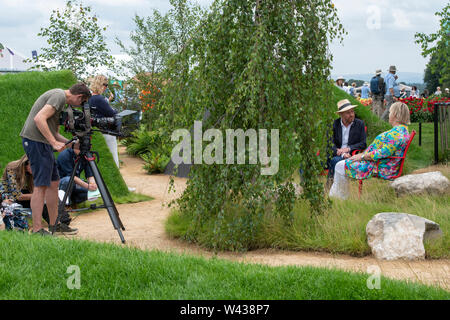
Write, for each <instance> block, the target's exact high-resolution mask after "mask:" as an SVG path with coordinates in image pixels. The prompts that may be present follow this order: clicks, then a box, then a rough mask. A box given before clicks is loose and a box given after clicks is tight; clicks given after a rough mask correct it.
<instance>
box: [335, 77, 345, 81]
mask: <svg viewBox="0 0 450 320" xmlns="http://www.w3.org/2000/svg"><path fill="white" fill-rule="evenodd" d="M338 80H345V78H344V77H343V76H340V77H338V78H337V79H336V81H338Z"/></svg>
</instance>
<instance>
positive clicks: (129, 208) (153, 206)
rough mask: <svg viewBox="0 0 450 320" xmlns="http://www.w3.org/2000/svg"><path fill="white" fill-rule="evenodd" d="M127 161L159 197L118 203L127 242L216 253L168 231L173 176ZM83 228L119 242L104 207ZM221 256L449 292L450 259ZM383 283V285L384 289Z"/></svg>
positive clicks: (130, 176) (138, 180) (79, 221)
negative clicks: (374, 273)
mask: <svg viewBox="0 0 450 320" xmlns="http://www.w3.org/2000/svg"><path fill="white" fill-rule="evenodd" d="M120 158H121V160H122V161H123V162H124V164H123V166H122V168H121V169H120V171H121V173H122V176H123V178H124V179H125V181H126V183H127V184H128V186H130V187H135V188H136V191H137V192H139V193H142V194H146V195H150V196H152V197H153V198H155V199H154V200H152V201H148V202H141V203H135V204H124V205H117V209H118V211H119V214H120V218H121V220H122V222H123V224H124V226H125V228H126V230H125V231H124V237H125V239H126V241H127V245H128V246H133V247H137V248H140V249H144V250H153V249H157V250H161V251H170V252H176V253H188V254H191V255H197V256H203V257H206V258H208V257H212V256H213V255H214V254H213V253H212V252H210V251H207V250H205V249H202V248H200V247H198V246H196V245H193V244H188V243H184V242H182V241H179V240H174V239H170V238H169V237H168V236H167V235H166V234H165V231H164V223H165V220H166V219H167V217H168V215H169V212H170V210H169V209H168V208H167V207H166V206H163V204H164V203H167V201H168V200H170V199H172V198H173V197H174V196H176V195H173V194H172V195H169V194H168V187H169V185H168V181H169V178H168V177H167V176H165V175H147V174H146V173H145V171H144V170H143V169H142V164H143V162H142V160H140V159H138V158H134V157H129V156H127V155H126V154H125V151H124V148H121V149H120ZM185 183H186V180H185V179H180V178H177V179H176V180H175V186H176V187H177V188H176V189H177V191H178V193H180V192H181V190H183V188H184V186H185ZM71 225H72V226H73V227H76V228H78V229H79V234H78V235H77V236H76V237H79V238H83V239H90V240H95V241H102V242H112V243H117V244H120V239H119V236H118V234H117V231H116V230H114V229H113V227H112V224H111V221H110V218H109V216H108V214H107V212H106V210H98V211H96V212H92V213H87V214H82V215H80V216H78V217H77V218H76V219H75V220H74V221H73V222H72V224H71ZM217 256H218V257H219V258H224V259H229V260H233V261H239V262H246V263H259V264H267V265H271V266H286V265H298V266H320V267H328V268H339V269H343V270H346V271H355V272H368V268H369V267H373V266H378V267H379V268H380V270H381V274H382V275H384V276H386V277H389V278H393V279H402V280H408V281H418V282H421V283H424V284H427V285H435V286H440V287H442V288H445V289H447V290H450V260H448V259H441V260H425V261H412V262H408V261H378V260H376V259H374V258H373V257H371V256H369V257H364V258H355V257H351V256H346V255H331V254H326V253H314V252H294V251H281V250H255V251H251V252H247V253H229V252H227V253H219V254H218V255H217ZM382 286H383V284H382V283H381V287H382Z"/></svg>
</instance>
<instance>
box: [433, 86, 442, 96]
mask: <svg viewBox="0 0 450 320" xmlns="http://www.w3.org/2000/svg"><path fill="white" fill-rule="evenodd" d="M441 94H442V91H441V87H437V88H436V92H435V93H434V95H435V96H440V95H441Z"/></svg>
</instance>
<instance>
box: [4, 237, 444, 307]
mask: <svg viewBox="0 0 450 320" xmlns="http://www.w3.org/2000/svg"><path fill="white" fill-rule="evenodd" d="M69 266H79V268H80V289H73V290H70V289H68V287H67V282H68V280H69V277H71V276H73V275H74V273H73V271H72V272H69V273H67V270H68V267H69ZM0 274H1V275H2V276H1V277H0V299H158V300H164V299H243V300H245V299H268V300H270V299H433V300H436V299H445V300H447V299H449V298H450V293H449V292H447V291H445V290H443V289H439V288H434V287H427V286H424V285H420V284H416V283H406V282H402V281H395V280H390V279H387V278H384V277H382V278H381V289H380V290H369V289H368V288H367V279H368V277H369V275H367V274H363V273H348V272H344V271H338V270H328V269H321V268H312V267H301V268H300V267H268V266H262V265H246V264H243V263H233V262H228V261H224V260H221V259H216V258H212V259H208V260H207V259H204V258H194V257H188V256H185V255H175V254H168V253H162V252H157V251H151V252H148V251H140V250H138V249H132V248H126V247H125V248H122V247H119V246H115V245H111V244H99V243H94V242H88V241H79V240H66V239H58V238H47V237H40V236H31V235H28V234H21V233H18V232H6V231H2V232H0ZM69 282H70V283H73V282H71V281H69Z"/></svg>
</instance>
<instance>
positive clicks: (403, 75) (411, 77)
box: [331, 71, 423, 83]
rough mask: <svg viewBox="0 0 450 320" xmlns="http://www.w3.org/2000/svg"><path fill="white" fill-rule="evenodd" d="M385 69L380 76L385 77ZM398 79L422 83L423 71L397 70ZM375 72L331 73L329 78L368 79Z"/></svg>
mask: <svg viewBox="0 0 450 320" xmlns="http://www.w3.org/2000/svg"><path fill="white" fill-rule="evenodd" d="M386 74H387V71H383V73H382V76H383V77H385V76H386ZM397 74H398V81H400V82H405V83H423V73H415V72H398V73H397ZM374 75H375V74H372V73H357V74H332V75H331V78H332V79H333V80H335V79H336V78H337V77H339V76H343V77H344V78H345V79H346V80H348V79H356V80H363V81H370V79H371V78H372V77H373V76H374Z"/></svg>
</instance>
